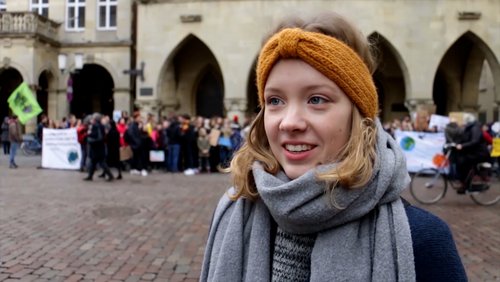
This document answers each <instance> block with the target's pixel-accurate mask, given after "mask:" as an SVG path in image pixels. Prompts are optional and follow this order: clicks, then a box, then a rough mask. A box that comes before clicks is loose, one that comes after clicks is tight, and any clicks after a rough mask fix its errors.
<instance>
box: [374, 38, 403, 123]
mask: <svg viewBox="0 0 500 282" xmlns="http://www.w3.org/2000/svg"><path fill="white" fill-rule="evenodd" d="M368 40H369V41H370V42H371V43H372V45H373V47H374V51H375V54H376V57H377V62H378V65H377V69H376V70H375V72H374V73H373V79H374V81H375V86H376V87H377V92H378V96H379V104H380V111H381V112H380V119H381V120H382V121H390V120H392V119H394V118H401V117H403V116H405V115H408V109H407V108H406V107H405V101H406V95H407V94H408V93H410V89H411V87H410V79H409V73H408V68H407V67H406V64H405V63H404V61H403V58H402V57H401V55H400V54H399V52H398V51H397V49H396V48H395V47H394V45H393V44H392V43H391V42H390V41H389V40H388V39H387V38H386V37H384V36H383V35H382V34H380V33H379V32H376V31H375V32H373V33H372V34H370V35H369V36H368Z"/></svg>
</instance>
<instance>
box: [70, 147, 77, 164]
mask: <svg viewBox="0 0 500 282" xmlns="http://www.w3.org/2000/svg"><path fill="white" fill-rule="evenodd" d="M77 160H78V152H77V151H76V150H71V151H69V152H68V163H70V164H74V163H75V162H76V161H77Z"/></svg>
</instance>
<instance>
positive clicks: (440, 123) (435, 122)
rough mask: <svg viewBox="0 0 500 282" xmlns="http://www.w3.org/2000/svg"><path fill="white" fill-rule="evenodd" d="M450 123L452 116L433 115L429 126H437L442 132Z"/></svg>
mask: <svg viewBox="0 0 500 282" xmlns="http://www.w3.org/2000/svg"><path fill="white" fill-rule="evenodd" d="M448 123H450V118H449V117H447V116H440V115H431V120H430V121H429V128H433V127H434V126H435V127H437V130H438V131H440V132H442V131H444V129H445V127H446V125H447V124H448Z"/></svg>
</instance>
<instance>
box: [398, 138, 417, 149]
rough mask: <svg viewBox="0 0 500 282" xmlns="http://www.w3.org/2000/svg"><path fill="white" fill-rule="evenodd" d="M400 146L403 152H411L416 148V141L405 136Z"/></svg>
mask: <svg viewBox="0 0 500 282" xmlns="http://www.w3.org/2000/svg"><path fill="white" fill-rule="evenodd" d="M399 145H400V146H401V148H403V150H405V151H411V150H413V149H414V148H415V140H413V138H411V137H409V136H405V137H404V138H403V139H401V141H400V142H399Z"/></svg>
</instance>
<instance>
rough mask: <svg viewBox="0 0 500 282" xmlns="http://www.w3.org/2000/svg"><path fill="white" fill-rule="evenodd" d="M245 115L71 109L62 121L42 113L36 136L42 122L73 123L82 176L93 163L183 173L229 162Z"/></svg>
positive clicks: (140, 171)
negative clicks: (77, 112)
mask: <svg viewBox="0 0 500 282" xmlns="http://www.w3.org/2000/svg"><path fill="white" fill-rule="evenodd" d="M248 127H249V121H246V122H245V123H244V124H240V123H239V119H238V117H237V116H235V117H234V118H233V119H229V118H227V117H226V118H222V117H212V118H210V119H209V118H204V117H201V116H197V117H193V118H192V117H191V116H189V115H188V114H183V115H176V114H173V113H172V114H170V115H169V116H164V117H161V118H160V119H159V120H158V119H157V118H156V117H155V116H154V115H152V114H147V117H145V118H144V117H143V116H142V115H141V114H140V112H139V111H136V112H134V113H133V115H132V116H131V117H129V116H128V114H127V112H123V113H122V115H121V116H120V117H119V119H117V122H116V121H115V120H113V119H112V118H110V117H109V116H107V115H102V114H99V113H94V114H92V115H88V116H86V117H84V118H83V119H77V118H76V117H75V116H74V115H70V116H69V117H68V118H63V119H62V120H61V122H54V121H50V120H49V119H48V117H47V116H42V117H41V121H40V123H39V124H38V127H37V136H38V138H39V139H40V140H41V139H42V138H43V134H42V132H43V128H76V129H77V134H78V142H79V143H80V145H81V150H82V158H81V164H80V171H87V172H88V176H87V177H86V178H85V180H92V179H93V174H94V171H95V169H96V168H97V167H100V168H102V170H103V173H102V174H100V177H103V178H105V179H106V180H108V181H112V180H114V179H115V177H114V175H113V173H112V172H111V171H110V168H116V169H117V171H118V175H117V177H116V178H117V179H121V178H122V171H123V170H129V171H130V173H131V174H133V175H142V176H147V175H148V173H149V172H150V171H151V170H153V169H158V170H163V171H166V172H173V173H175V172H183V173H184V174H186V175H194V174H197V173H206V172H220V171H222V170H224V168H225V167H227V166H228V164H229V162H230V160H231V158H232V155H233V153H234V152H235V151H236V150H237V149H238V148H239V147H240V146H241V144H242V142H243V140H244V138H245V132H246V130H248Z"/></svg>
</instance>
